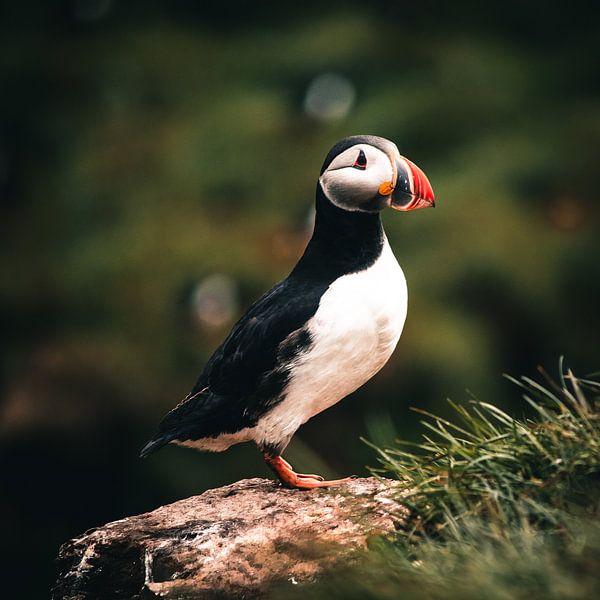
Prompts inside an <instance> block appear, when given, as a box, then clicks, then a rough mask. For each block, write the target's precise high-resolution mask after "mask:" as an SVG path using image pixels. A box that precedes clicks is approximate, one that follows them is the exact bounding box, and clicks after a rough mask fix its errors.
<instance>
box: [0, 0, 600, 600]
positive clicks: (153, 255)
mask: <svg viewBox="0 0 600 600" xmlns="http://www.w3.org/2000/svg"><path fill="white" fill-rule="evenodd" d="M592 7H593V4H592V3H591V2H590V3H585V2H580V1H577V0H575V1H571V2H569V3H550V2H541V1H535V2H519V1H517V0H507V1H504V2H501V3H481V2H475V1H471V2H459V3H456V2H453V3H443V4H442V3H439V4H438V3H435V2H431V1H429V2H390V1H388V2H386V1H375V2H364V1H352V0H346V1H344V2H337V1H335V0H334V1H330V2H327V3H323V2H314V1H312V0H309V1H305V2H303V3H302V4H301V5H298V4H297V3H283V2H273V3H271V2H265V3H257V2H249V1H248V2H246V1H243V0H233V1H230V2H223V1H220V2H216V1H209V2H192V1H191V0H188V1H185V0H172V1H170V2H164V3H160V2H151V1H145V2H142V1H131V2H124V1H116V0H112V1H111V0H73V1H70V2H67V1H60V2H42V1H39V2H4V3H2V6H1V8H0V248H1V259H0V260H1V269H0V332H1V333H0V349H1V362H0V455H1V465H2V484H1V488H0V489H1V491H2V494H1V499H0V518H1V519H2V521H3V522H2V538H3V539H2V551H3V553H4V554H5V555H4V557H3V559H2V564H3V566H4V567H5V569H6V570H7V572H8V573H10V575H9V576H5V578H4V580H3V589H4V590H6V586H8V587H9V588H10V587H11V586H14V587H15V590H17V592H15V593H17V594H18V597H20V598H26V597H27V598H28V597H31V598H38V597H46V596H47V595H48V588H49V587H50V585H51V582H52V581H53V579H54V577H55V573H54V567H53V563H52V559H53V557H54V556H55V555H56V553H57V550H58V546H59V544H60V543H61V542H62V541H64V540H65V539H67V538H68V537H71V536H74V535H76V534H78V533H80V532H82V531H83V530H85V529H87V528H90V527H92V526H95V525H99V524H102V523H103V522H105V521H108V520H112V519H117V518H120V517H123V516H126V515H128V514H132V513H138V512H141V511H145V510H150V509H152V508H154V507H156V506H157V505H159V504H161V503H167V502H171V501H173V500H176V499H178V498H182V497H185V496H187V495H190V494H195V493H199V492H202V491H203V490H205V489H207V488H210V487H215V486H219V485H223V484H225V483H228V482H231V481H234V480H236V479H239V478H243V477H252V476H266V475H267V474H268V473H267V470H266V468H265V467H264V466H263V465H262V463H261V459H260V456H259V454H258V452H257V451H256V450H255V448H253V447H252V446H249V445H248V446H238V447H234V448H232V449H231V450H229V451H228V452H226V453H223V454H199V453H194V452H192V451H190V450H185V449H179V448H167V449H166V450H164V451H162V452H161V453H159V454H157V455H155V456H153V457H151V458H150V459H148V460H146V461H140V460H138V458H137V454H138V450H139V448H140V447H141V446H142V445H143V444H144V443H145V441H146V440H147V439H148V438H149V437H150V436H151V435H152V433H153V432H154V429H155V427H156V425H157V423H158V421H159V419H160V417H161V416H162V414H163V413H164V412H165V411H166V410H168V409H170V408H171V407H172V406H173V405H174V404H175V403H176V402H177V401H178V400H179V399H181V398H182V397H183V396H184V395H185V394H186V393H187V391H188V390H189V388H190V387H191V385H192V384H193V382H194V380H195V378H196V376H197V375H198V373H199V371H200V369H201V367H202V365H203V363H204V361H205V360H206V359H207V358H208V356H209V355H210V353H211V351H212V350H213V349H214V348H215V346H216V345H217V344H218V343H219V342H220V340H221V339H222V338H223V337H224V335H225V334H226V333H227V331H228V330H229V327H230V326H231V325H232V323H233V321H234V320H235V318H237V317H238V316H239V315H240V314H241V312H243V310H244V309H245V308H246V307H247V306H248V305H249V304H250V303H251V302H252V301H253V300H254V299H256V298H257V297H258V296H259V295H260V294H261V293H262V292H263V291H265V290H266V289H268V288H269V287H270V286H271V285H272V284H273V283H274V282H275V281H277V280H278V279H280V278H282V277H283V276H285V275H286V273H287V272H288V271H289V269H290V268H291V266H292V265H293V264H294V263H295V261H296V259H297V258H298V256H299V255H300V253H301V252H302V249H303V245H304V244H305V242H306V240H307V235H308V232H309V227H310V219H311V216H312V215H311V211H310V208H311V204H312V199H313V193H314V186H315V181H316V177H317V175H318V170H319V168H320V165H321V162H322V160H323V158H324V156H325V154H326V152H327V151H328V150H329V148H330V147H331V146H332V145H333V143H334V142H335V141H337V140H338V139H339V138H341V137H344V136H346V135H349V134H355V133H374V134H378V135H383V136H385V137H388V138H390V139H392V140H394V141H395V142H396V143H397V145H398V147H399V149H400V151H401V153H403V154H405V155H406V156H408V157H410V158H411V159H412V160H414V161H415V162H416V163H417V164H418V165H419V166H421V167H422V168H423V169H424V171H425V172H426V173H427V175H428V176H429V179H430V180H431V182H432V184H433V187H434V190H435V192H436V198H437V203H438V208H437V209H436V210H435V211H417V212H415V213H408V214H404V213H393V214H392V212H391V211H390V214H385V215H384V221H385V225H386V230H387V232H388V236H389V238H390V242H391V244H392V247H393V248H394V250H395V252H396V255H397V257H398V258H399V261H400V263H401V264H402V266H403V268H404V271H405V273H406V276H407V279H408V282H409V290H410V309H409V317H408V322H407V325H406V328H405V332H404V334H403V336H402V340H401V342H400V344H399V347H398V350H397V352H396V353H395V355H394V357H393V358H392V360H391V361H390V363H389V364H388V365H387V366H386V367H385V369H384V370H383V371H382V372H381V373H380V374H379V375H378V376H377V377H376V378H375V379H374V380H372V381H371V382H369V383H368V384H367V385H365V386H364V387H363V388H362V389H360V390H358V391H357V392H356V393H355V394H353V395H352V396H351V397H350V398H348V399H347V400H345V401H344V402H342V403H340V404H339V405H337V406H336V407H334V408H332V409H331V410H329V411H327V412H326V413H324V414H322V415H320V416H319V417H318V418H316V419H314V420H313V421H311V422H310V423H308V424H307V425H306V426H305V427H303V428H302V429H301V430H300V432H299V434H298V435H297V436H296V438H295V439H294V441H293V443H292V445H291V446H290V448H289V450H288V453H287V458H288V459H289V460H290V461H292V462H293V463H295V464H296V466H297V467H298V468H299V469H307V470H310V471H317V472H322V473H323V474H325V475H328V476H333V475H338V474H339V475H341V474H348V473H357V474H364V473H365V472H366V471H365V465H367V464H370V465H374V464H375V463H376V461H375V457H374V455H373V452H372V451H371V450H370V449H369V448H368V447H367V446H366V445H364V444H363V443H361V442H360V440H359V436H361V435H363V436H365V437H367V438H369V439H370V440H372V441H375V442H377V443H380V444H386V443H390V442H392V441H393V439H394V438H395V437H396V436H398V435H401V436H403V437H409V438H417V437H418V435H419V434H420V432H421V429H420V428H419V425H418V418H417V417H416V416H414V415H413V414H411V413H410V412H409V407H410V406H418V407H420V408H424V409H428V410H435V411H441V412H444V411H445V410H446V409H445V407H444V399H445V398H446V397H448V396H449V397H451V398H453V399H454V400H460V401H462V400H465V399H467V398H468V397H469V393H468V392H467V391H466V390H467V389H468V390H470V391H471V392H472V393H473V394H475V395H476V396H477V397H478V398H480V399H482V400H487V401H491V402H499V403H501V404H502V405H503V406H506V407H508V408H509V409H511V410H514V411H522V410H523V408H522V405H521V404H520V403H519V401H518V392H517V391H516V390H514V389H512V388H511V386H510V385H509V384H508V383H506V382H505V381H504V380H503V379H502V377H501V374H502V373H503V372H509V373H512V374H526V375H533V374H534V373H535V368H536V365H538V364H542V365H544V366H545V367H546V368H547V369H548V370H549V371H555V370H556V365H557V361H558V357H559V356H560V355H561V354H564V355H565V356H566V357H567V362H568V364H569V365H571V366H572V367H573V368H574V369H575V370H576V372H578V373H579V374H585V373H586V372H589V371H592V370H597V369H598V368H599V367H600V361H599V360H598V359H599V353H598V331H599V325H600V316H599V311H598V307H599V305H600V262H599V260H598V258H599V252H598V251H599V249H600V242H599V235H598V234H599V206H598V186H599V183H600V169H599V167H598V151H597V149H598V142H599V141H600V109H599V104H598V87H599V83H600V78H599V77H598V56H599V53H598V50H599V48H598V41H597V40H598V36H599V33H600V32H599V31H598V30H599V29H600V27H599V23H600V21H599V19H598V16H599V15H598V14H597V11H596V10H594V9H593V8H592ZM7 597H9V596H7ZM10 597H17V596H14V595H13V596H10Z"/></svg>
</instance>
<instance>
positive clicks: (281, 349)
mask: <svg viewBox="0 0 600 600" xmlns="http://www.w3.org/2000/svg"><path fill="white" fill-rule="evenodd" d="M433 206H435V199H434V194H433V190H432V187H431V184H430V183H429V180H428V179H427V177H426V176H425V174H424V173H423V171H422V170H421V169H420V168H419V167H417V166H416V165H415V164H414V163H413V162H411V161H410V160H408V159H407V158H405V157H404V156H402V155H400V153H399V151H398V148H397V147H396V145H395V144H394V143H393V142H391V141H389V140H387V139H385V138H382V137H378V136H373V135H355V136H350V137H346V138H344V139H343V140H341V141H339V142H338V143H337V144H335V145H334V146H333V148H332V149H331V150H330V151H329V153H328V154H327V156H326V158H325V161H324V163H323V166H322V168H321V171H320V174H319V178H318V181H317V189H316V200H315V208H316V214H315V224H314V230H313V233H312V237H311V238H310V241H309V242H308V244H307V246H306V249H305V251H304V253H303V255H302V256H301V258H300V260H299V261H298V263H297V264H296V266H295V267H294V268H293V269H292V271H291V272H290V274H289V275H288V276H287V277H286V278H285V279H283V280H282V281H280V282H279V283H277V284H276V285H275V286H274V287H273V288H272V289H270V290H269V291H268V292H266V293H265V294H264V295H263V296H262V297H261V298H259V299H258V300H257V301H256V302H255V303H254V304H252V306H250V308H249V309H248V310H247V311H246V313H245V314H244V315H243V316H242V317H241V318H240V319H239V321H238V322H237V323H236V324H235V325H234V326H233V328H232V330H231V332H230V333H229V335H228V336H227V337H226V338H225V340H224V341H223V343H222V344H221V345H220V346H219V347H218V348H217V349H216V350H215V352H214V354H213V355H212V356H211V357H210V359H209V360H208V362H207V363H206V365H205V366H204V369H203V370H202V372H201V374H200V376H199V378H198V380H197V381H196V384H195V385H194V387H193V388H192V390H191V391H190V393H189V394H188V395H187V396H186V397H185V398H184V399H183V400H182V401H181V402H180V403H179V404H178V405H177V406H175V408H173V409H172V410H171V411H170V412H168V413H167V414H166V415H165V416H164V418H163V419H162V421H161V422H160V425H159V427H158V432H157V433H156V435H155V436H154V437H153V438H152V439H151V440H150V441H149V442H148V443H147V444H146V445H145V446H144V447H143V449H142V450H141V454H140V456H141V457H146V456H148V455H149V454H151V453H152V452H155V451H156V450H158V449H160V448H162V447H163V446H165V445H167V444H176V445H179V446H186V447H190V448H195V449H199V450H205V451H214V452H220V451H223V450H226V449H227V448H229V447H230V446H232V445H233V444H239V443H241V442H250V441H251V442H254V443H255V444H256V445H257V446H258V448H259V450H260V451H261V452H262V454H263V457H264V460H265V462H266V464H267V465H268V466H269V467H270V469H271V470H272V471H273V472H274V473H275V475H276V476H277V478H278V479H279V481H280V482H281V484H283V486H285V487H288V488H295V489H304V490H308V489H313V488H321V487H326V486H333V485H339V484H342V483H344V482H346V481H348V479H350V478H344V479H336V480H330V481H326V480H324V479H323V477H321V476H319V475H315V474H302V473H297V472H295V471H294V469H293V468H292V466H291V465H290V464H289V463H288V462H287V461H286V460H285V459H284V458H283V457H282V453H283V451H284V450H285V448H286V447H287V445H288V444H289V442H290V440H291V438H292V436H293V435H294V433H295V432H296V430H297V429H298V428H299V427H300V426H301V425H302V424H303V423H306V422H307V421H308V420H309V419H310V418H311V417H314V416H315V415H317V414H318V413H320V412H322V411H324V410H325V409H327V408H329V407H330V406H332V405H334V404H336V403H337V402H339V401H340V400H341V399H343V398H344V397H346V396H347V395H348V394H350V393H352V392H354V391H355V390H356V389H358V388H359V387H360V386H361V385H363V384H364V383H365V382H367V381H368V380H369V379H371V377H373V375H375V374H376V373H377V372H378V371H379V370H380V369H381V368H382V367H383V366H384V365H385V363H386V362H387V361H388V359H389V358H390V356H391V355H392V352H393V351H394V349H395V347H396V344H397V343H398V340H399V339H400V334H401V333H402V329H403V327H404V322H405V319H406V314H407V306H408V304H407V303H408V292H407V285H406V279H405V277H404V273H403V272H402V269H401V268H400V265H399V264H398V261H397V260H396V258H395V256H394V254H393V252H392V249H391V247H390V245H389V243H388V240H387V237H386V235H385V232H384V230H383V225H382V222H381V212H382V210H383V209H385V208H392V209H395V210H398V211H412V210H416V209H420V208H427V207H433Z"/></svg>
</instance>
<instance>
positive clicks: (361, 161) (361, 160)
mask: <svg viewBox="0 0 600 600" xmlns="http://www.w3.org/2000/svg"><path fill="white" fill-rule="evenodd" d="M352 167H353V168H355V169H359V170H360V171H364V170H365V169H366V168H367V157H366V156H365V153H364V152H363V151H362V150H361V151H360V152H359V153H358V156H357V157H356V160H355V161H354V164H353V165H352Z"/></svg>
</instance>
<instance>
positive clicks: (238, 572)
mask: <svg viewBox="0 0 600 600" xmlns="http://www.w3.org/2000/svg"><path fill="white" fill-rule="evenodd" d="M397 485H398V484H397V482H393V481H391V480H379V479H376V478H374V477H369V478H363V479H353V480H351V481H350V482H349V483H348V484H345V485H342V486H339V487H336V488H325V489H317V490H311V491H299V490H288V489H285V488H282V487H281V486H280V485H279V484H277V483H275V482H273V481H269V480H266V479H245V480H242V481H238V482H237V483H234V484H232V485H228V486H225V487H222V488H218V489H214V490H209V491H207V492H205V493H204V494H202V495H201V496H194V497H191V498H188V499H186V500H180V501H179V502H175V503H173V504H169V505H167V506H163V507H161V508H158V509H156V510H154V511H152V512H149V513H146V514H142V515H137V516H134V517H128V518H126V519H121V520H120V521H115V522H113V523H109V524H107V525H104V526H103V527H99V528H98V529H94V530H91V531H88V532H86V533H85V534H84V535H82V536H81V537H78V538H75V539H73V540H70V541H68V542H66V543H65V544H63V546H62V547H61V549H60V551H59V556H58V565H59V572H60V575H59V578H58V580H57V583H56V585H55V587H54V590H53V598H54V599H59V598H60V599H71V600H95V599H102V600H110V599H113V598H114V599H117V598H123V599H124V598H128V599H129V598H140V599H145V598H163V597H167V598H181V599H185V598H223V597H225V598H226V597H241V596H243V597H244V598H252V597H260V596H261V595H263V594H264V593H266V592H267V591H268V590H269V589H270V587H271V586H273V585H274V584H278V585H281V584H282V582H286V583H284V584H285V585H290V586H291V585H294V584H298V583H302V582H307V581H312V580H314V579H315V578H316V577H317V576H318V575H319V573H321V572H323V571H324V570H326V569H330V568H335V566H336V565H340V566H341V565H344V566H347V565H348V563H349V561H351V560H352V559H353V557H354V558H356V557H357V556H358V555H359V552H360V550H361V549H365V548H366V547H367V542H368V540H369V538H371V537H373V536H382V535H383V536H385V535H389V534H391V533H393V532H394V530H395V529H397V528H398V527H399V526H401V525H402V523H403V522H404V520H405V518H406V515H407V511H406V509H405V508H404V507H402V506H401V505H399V504H398V503H397V502H396V501H395V500H394V497H396V496H397V495H398V490H397Z"/></svg>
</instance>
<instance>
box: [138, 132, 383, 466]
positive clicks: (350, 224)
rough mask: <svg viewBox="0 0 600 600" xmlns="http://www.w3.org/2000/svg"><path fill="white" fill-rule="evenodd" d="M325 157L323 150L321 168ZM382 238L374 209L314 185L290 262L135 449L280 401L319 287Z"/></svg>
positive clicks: (373, 250)
mask: <svg viewBox="0 0 600 600" xmlns="http://www.w3.org/2000/svg"><path fill="white" fill-rule="evenodd" d="M361 137H363V136H361ZM353 143H359V142H353ZM351 145H353V144H350V146H351ZM348 147H349V146H348ZM343 149H345V148H343ZM341 151H342V150H339V149H338V150H337V152H341ZM332 152H333V151H332ZM336 154H337V153H336ZM330 155H331V153H330ZM334 156H335V155H334ZM331 160H333V156H331V157H330V156H329V155H328V157H327V159H326V161H325V164H324V167H323V168H326V166H327V164H329V162H331ZM383 243H384V234H383V228H382V225H381V220H380V217H379V213H365V212H348V211H345V210H343V209H341V208H338V207H336V206H334V205H333V204H332V203H331V202H329V200H328V199H327V198H326V197H325V195H324V193H323V191H322V189H321V186H320V184H319V185H317V195H316V220H315V228H314V232H313V235H312V238H311V240H310V242H309V243H308V245H307V247H306V250H305V252H304V254H303V256H302V257H301V258H300V260H299V261H298V264H297V265H296V266H295V267H294V269H293V270H292V272H291V273H290V275H288V277H287V278H286V279H284V280H283V281H281V282H280V283H278V284H277V285H275V287H273V288H272V289H271V290H270V291H268V292H267V293H266V294H265V295H264V296H262V297H261V298H260V299H259V300H258V301H257V302H255V303H254V304H253V305H252V306H251V307H250V308H249V309H248V311H247V312H246V313H245V314H244V315H243V316H242V317H241V319H240V320H239V321H238V322H237V323H236V324H235V326H234V327H233V329H232V330H231V332H230V334H229V335H228V336H227V338H226V339H225V341H224V342H223V343H222V344H221V345H220V346H219V347H218V348H217V350H216V351H215V353H214V354H213V355H212V357H211V358H210V360H209V361H208V363H207V364H206V366H205V367H204V370H203V371H202V374H201V375H200V377H199V379H198V381H197V382H196V385H195V386H194V388H193V389H192V391H191V392H190V393H189V394H188V396H187V397H186V398H185V399H184V400H183V401H182V402H181V403H180V404H179V405H178V406H176V407H175V408H174V409H173V410H172V411H171V412H169V413H168V414H167V415H166V416H165V418H164V419H163V420H162V422H161V424H160V428H159V433H158V434H157V435H156V436H155V437H154V438H153V440H152V441H151V442H149V443H148V444H147V446H146V447H145V448H144V449H143V450H142V455H146V454H149V453H150V452H152V451H154V450H156V449H158V448H160V447H161V446H163V445H164V444H166V443H168V442H169V441H171V440H174V439H176V440H180V441H185V440H196V439H200V438H206V437H216V436H218V435H219V434H221V433H234V432H236V431H239V430H241V429H243V428H245V427H252V426H254V425H255V424H256V423H257V421H258V419H259V418H260V416H261V415H263V414H265V413H266V412H268V410H269V409H270V408H272V407H273V406H274V405H275V404H277V403H278V402H279V401H281V399H282V396H283V395H282V392H283V390H284V388H285V386H286V384H287V382H288V380H289V377H290V363H291V362H292V361H293V359H294V358H295V357H296V356H297V355H298V353H299V352H301V351H303V350H306V349H308V348H309V347H310V345H311V343H312V340H311V339H310V334H309V332H308V331H307V329H306V328H305V325H306V323H307V322H308V321H309V320H310V319H311V317H312V316H313V315H314V314H315V313H316V311H317V309H318V307H319V302H320V300H321V297H322V296H323V294H324V293H325V292H326V291H327V289H328V287H329V286H330V285H331V284H332V283H333V282H334V281H335V280H336V279H338V278H339V277H342V276H343V275H347V274H349V273H353V272H358V271H361V270H364V269H366V268H368V267H369V266H371V265H372V264H373V263H374V262H375V261H376V260H377V258H378V257H379V255H380V254H381V250H382V248H383Z"/></svg>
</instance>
